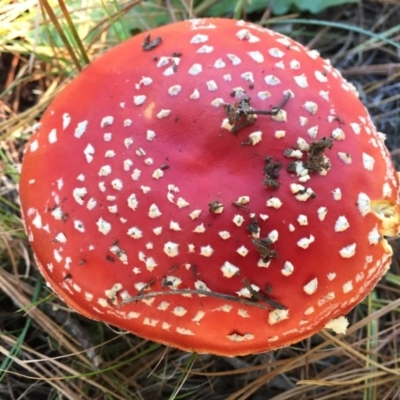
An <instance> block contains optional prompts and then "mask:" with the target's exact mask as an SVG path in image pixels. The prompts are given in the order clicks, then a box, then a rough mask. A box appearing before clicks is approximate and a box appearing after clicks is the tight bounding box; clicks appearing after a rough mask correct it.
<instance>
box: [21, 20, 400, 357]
mask: <svg viewBox="0 0 400 400" xmlns="http://www.w3.org/2000/svg"><path fill="white" fill-rule="evenodd" d="M383 139H384V135H382V134H380V133H378V132H377V131H376V128H375V127H374V125H373V123H372V121H371V118H370V116H369V114H368V112H367V110H366V109H365V107H364V106H363V105H362V104H361V102H360V100H359V99H358V98H357V92H356V90H355V88H354V86H352V85H351V84H350V83H348V82H346V81H345V80H344V79H343V78H342V76H341V74H340V73H339V72H338V71H337V70H336V69H334V68H333V67H332V66H331V65H330V63H329V61H327V60H323V59H322V58H320V57H319V55H318V53H317V52H316V51H314V50H309V49H307V48H305V47H303V46H302V45H301V44H299V43H296V42H295V41H293V40H291V39H289V38H287V37H285V36H283V35H281V34H279V33H277V32H273V31H271V30H268V29H265V28H262V27H259V26H256V25H253V24H250V23H247V22H243V21H235V20H228V19H195V20H190V21H184V22H178V23H174V24H171V25H168V26H164V27H161V28H157V29H154V30H152V31H150V32H149V33H144V34H140V35H137V36H135V37H134V38H132V39H130V40H128V41H126V42H124V43H122V44H120V45H118V46H117V47H115V48H113V49H111V50H110V51H108V52H107V53H106V54H104V55H102V56H101V57H99V58H98V59H97V60H96V61H94V62H93V63H92V64H90V65H89V66H88V67H87V68H85V69H84V70H83V71H82V72H81V73H80V74H79V75H78V76H77V77H76V78H75V79H74V80H73V81H72V82H71V83H70V84H69V85H68V86H67V87H66V89H65V90H64V91H63V92H62V93H61V94H60V95H59V96H58V97H57V98H56V99H55V100H54V101H53V102H52V104H51V105H50V106H49V108H48V110H47V111H46V113H45V114H44V115H43V118H42V121H41V127H40V129H39V130H38V131H37V132H36V133H34V134H33V135H32V137H31V139H30V141H29V143H28V145H27V148H26V153H25V157H24V160H23V166H22V174H21V180H20V196H21V204H22V213H23V218H24V222H25V228H26V232H27V234H28V236H29V240H30V242H31V245H32V248H33V251H34V254H35V256H36V260H37V264H38V267H39V269H40V271H41V273H42V274H43V275H44V277H45V278H46V280H47V282H48V284H49V286H50V287H51V288H52V290H53V291H54V292H55V293H56V294H58V295H59V296H60V297H61V298H62V299H63V300H64V301H65V302H66V303H67V304H68V305H69V306H71V307H72V308H73V309H75V310H76V311H78V312H79V313H81V314H83V315H85V316H87V317H89V318H93V319H96V320H100V321H104V322H106V323H109V324H112V325H115V326H118V327H120V328H122V329H125V330H127V331H130V332H132V333H134V334H136V335H139V336H142V337H144V338H147V339H150V340H153V341H156V342H160V343H164V344H167V345H170V346H174V347H177V348H180V349H184V350H187V351H197V352H208V353H214V354H219V355H230V356H232V355H245V354H249V353H257V352H264V351H267V350H271V349H275V348H278V347H282V346H286V345H289V344H291V343H294V342H297V341H299V340H301V339H303V338H306V337H309V336H310V335H312V334H314V333H316V332H318V331H320V330H321V329H323V328H324V327H325V326H327V327H329V328H332V329H334V330H335V331H336V332H338V333H340V332H344V331H345V328H346V326H347V320H346V319H345V317H344V315H345V314H346V313H347V312H348V311H349V310H351V309H352V308H353V307H354V306H355V305H356V304H358V303H359V302H360V301H362V300H363V298H364V297H365V296H366V295H367V294H368V293H369V292H370V291H371V290H372V288H373V287H374V285H375V284H376V283H377V282H378V281H379V279H380V278H381V277H382V276H383V274H384V273H385V272H386V271H387V270H388V268H389V264H390V261H391V256H392V250H391V247H390V245H389V244H388V242H387V240H386V239H385V237H386V236H393V235H397V234H398V232H399V219H400V217H399V216H400V212H399V179H398V175H397V173H396V172H395V170H394V167H393V165H392V163H391V160H390V157H389V154H388V152H387V150H386V148H385V146H384V144H383Z"/></svg>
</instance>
